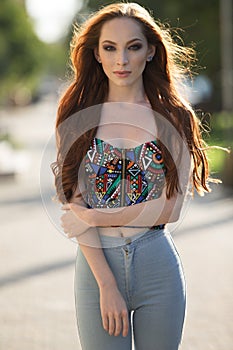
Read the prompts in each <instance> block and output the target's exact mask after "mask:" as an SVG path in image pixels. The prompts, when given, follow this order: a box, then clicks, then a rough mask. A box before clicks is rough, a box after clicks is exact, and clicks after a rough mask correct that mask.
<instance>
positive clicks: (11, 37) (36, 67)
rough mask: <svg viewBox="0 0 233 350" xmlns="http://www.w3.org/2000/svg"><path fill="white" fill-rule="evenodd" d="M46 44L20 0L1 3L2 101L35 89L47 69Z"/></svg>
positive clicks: (7, 100)
mask: <svg viewBox="0 0 233 350" xmlns="http://www.w3.org/2000/svg"><path fill="white" fill-rule="evenodd" d="M44 54H45V45H44V44H43V43H42V42H41V41H40V40H39V39H38V37H37V36H36V34H35V33H34V30H33V25H32V22H31V21H30V19H29V17H28V16H27V13H26V11H25V8H24V6H22V3H20V2H19V1H17V0H1V6H0V102H1V103H6V102H9V100H10V99H11V98H14V95H15V94H17V93H18V92H19V91H28V92H29V93H30V92H31V91H32V90H33V89H34V88H35V86H36V83H37V79H38V77H39V74H40V72H41V70H42V68H43V67H44V64H45V60H44Z"/></svg>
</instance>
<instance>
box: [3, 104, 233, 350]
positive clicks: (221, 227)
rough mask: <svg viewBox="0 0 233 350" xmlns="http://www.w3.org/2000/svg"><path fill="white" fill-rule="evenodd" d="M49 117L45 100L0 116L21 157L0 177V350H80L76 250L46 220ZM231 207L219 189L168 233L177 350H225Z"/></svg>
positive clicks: (230, 309)
mask: <svg viewBox="0 0 233 350" xmlns="http://www.w3.org/2000/svg"><path fill="white" fill-rule="evenodd" d="M54 118H55V100H54V99H53V98H49V99H47V100H45V101H43V102H42V103H40V104H37V105H35V106H29V107H27V108H22V109H18V110H12V111H1V112H0V126H4V128H6V129H8V130H9V131H10V132H11V134H12V135H13V136H14V138H16V139H17V140H18V141H19V142H20V143H21V145H22V147H23V148H22V150H23V151H24V159H25V168H24V169H21V170H20V173H19V174H18V175H17V176H15V177H14V178H9V179H3V178H0V193H1V196H0V213H1V214H0V215H1V237H0V256H1V264H0V350H41V349H43V350H55V349H56V350H64V349H69V350H79V349H80V346H79V342H78V336H77V329H76V320H75V307H74V293H73V279H74V260H75V255H76V245H75V244H74V243H73V242H71V241H69V240H67V239H66V238H65V237H64V236H63V235H62V234H61V233H60V232H58V230H57V228H56V226H55V225H54V223H53V220H52V221H51V216H52V217H53V206H52V205H50V204H49V201H50V196H51V192H50V189H49V183H50V180H51V179H50V175H49V171H48V170H46V169H45V168H46V164H47V163H46V162H47V161H48V160H47V159H45V158H46V157H45V153H46V152H47V153H49V158H50V157H51V158H52V157H53V152H52V151H51V154H50V151H48V150H49V149H50V148H49V147H50V146H48V147H47V148H46V152H45V145H46V143H47V142H48V140H49V139H50V137H51V135H52V133H53V125H54ZM49 145H50V144H49ZM41 170H42V172H41ZM40 173H42V174H43V176H42V178H41V177H40ZM41 187H42V196H43V200H44V201H45V202H46V208H47V209H46V210H45V207H44V205H43V203H42V202H43V201H42V198H41ZM46 193H47V195H46ZM232 209H233V199H232V191H231V190H229V189H226V188H224V187H223V186H222V185H220V186H218V187H217V188H214V191H213V193H212V194H210V195H208V196H206V197H204V198H195V199H194V200H193V201H192V202H191V203H189V206H188V209H187V210H186V213H185V215H184V217H183V218H182V220H181V223H180V224H179V226H178V227H176V229H174V231H173V236H174V240H175V243H176V246H177V249H178V251H179V253H180V256H181V259H182V262H183V266H184V270H185V275H186V282H187V302H188V304H187V314H186V321H185V328H184V335H183V342H182V346H181V350H231V349H232V343H233V322H232V321H233V320H232V314H233V297H232V295H233V293H232V290H233V260H232V254H233V210H232ZM47 212H49V215H48V213H47ZM55 221H56V219H55ZM171 229H172V227H171ZM93 350H94V349H93ZM103 350H104V349H103ZM106 350H107V349H106ZM145 350H147V349H145Z"/></svg>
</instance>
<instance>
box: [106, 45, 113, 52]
mask: <svg viewBox="0 0 233 350" xmlns="http://www.w3.org/2000/svg"><path fill="white" fill-rule="evenodd" d="M103 49H104V50H106V51H114V50H115V47H114V46H111V45H107V46H103Z"/></svg>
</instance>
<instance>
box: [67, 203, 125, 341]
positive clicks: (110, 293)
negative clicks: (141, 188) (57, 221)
mask: <svg viewBox="0 0 233 350" xmlns="http://www.w3.org/2000/svg"><path fill="white" fill-rule="evenodd" d="M72 202H73V203H74V204H75V205H77V206H78V207H79V208H80V210H81V208H82V209H85V203H84V202H83V201H82V199H81V198H76V197H73V198H72ZM74 204H73V205H74ZM61 220H62V226H63V228H64V231H65V232H67V233H69V234H68V235H69V236H70V237H76V239H77V241H78V243H79V246H80V249H81V251H82V253H83V255H84V256H85V258H86V260H87V263H88V265H89V266H90V269H91V271H92V273H93V275H94V277H95V279H96V282H97V284H98V286H99V291H100V310H101V317H102V323H103V328H104V329H105V330H106V331H107V332H108V333H109V334H110V335H113V334H114V335H115V336H118V335H119V334H120V333H121V332H122V335H123V336H126V335H127V334H128V330H129V319H128V311H127V307H126V303H125V300H124V299H123V297H122V295H121V293H120V292H119V289H118V287H117V283H116V280H115V277H114V275H113V273H112V271H111V269H110V267H109V265H108V263H107V261H106V258H105V256H104V253H103V250H102V249H101V243H100V239H99V235H98V231H97V228H96V227H90V226H89V225H88V224H87V223H84V222H83V220H80V219H78V216H77V215H75V214H74V213H73V212H72V210H68V208H67V209H66V213H65V214H64V215H63V216H62V219H61ZM72 230H73V231H72ZM70 232H72V233H70ZM75 232H76V233H77V234H75Z"/></svg>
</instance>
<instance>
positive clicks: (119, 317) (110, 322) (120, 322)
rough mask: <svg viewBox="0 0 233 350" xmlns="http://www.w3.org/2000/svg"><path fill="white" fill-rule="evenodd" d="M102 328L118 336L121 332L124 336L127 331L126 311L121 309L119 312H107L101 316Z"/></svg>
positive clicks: (127, 319)
mask: <svg viewBox="0 0 233 350" xmlns="http://www.w3.org/2000/svg"><path fill="white" fill-rule="evenodd" d="M102 320H103V328H104V329H105V330H106V332H108V333H109V335H114V336H116V337H117V336H119V335H120V334H121V332H122V335H123V337H126V336H127V334H128V332H129V318H128V311H127V310H123V311H122V313H121V314H116V315H114V314H111V313H110V314H108V315H105V316H103V317H102Z"/></svg>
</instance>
